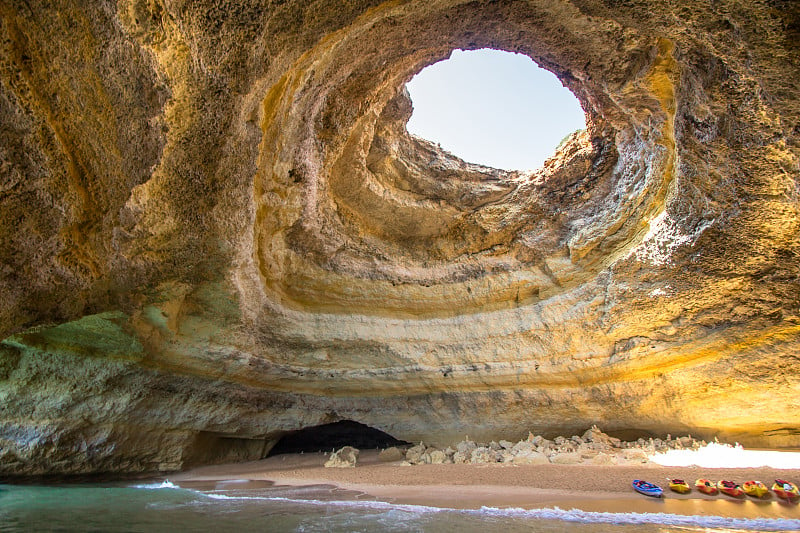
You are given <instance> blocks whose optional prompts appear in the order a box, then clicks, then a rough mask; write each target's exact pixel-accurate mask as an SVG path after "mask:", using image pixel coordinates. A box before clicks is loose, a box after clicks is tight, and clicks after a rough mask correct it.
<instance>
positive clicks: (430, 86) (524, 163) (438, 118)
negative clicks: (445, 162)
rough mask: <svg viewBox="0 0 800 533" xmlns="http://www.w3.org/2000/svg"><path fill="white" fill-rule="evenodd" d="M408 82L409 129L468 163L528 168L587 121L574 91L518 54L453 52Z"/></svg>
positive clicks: (543, 157) (477, 51)
mask: <svg viewBox="0 0 800 533" xmlns="http://www.w3.org/2000/svg"><path fill="white" fill-rule="evenodd" d="M407 87H408V91H409V93H410V94H411V102H412V103H413V105H414V113H413V114H412V115H411V119H410V120H409V121H408V125H407V129H408V131H409V132H410V133H412V134H414V135H417V136H418V137H422V138H425V139H428V140H429V141H432V142H435V143H439V144H440V145H441V147H442V148H443V149H445V150H447V151H449V152H452V153H453V154H455V155H457V156H458V157H460V158H461V159H464V160H465V161H469V162H470V163H479V164H482V165H487V166H491V167H495V168H502V169H505V170H534V169H537V168H539V167H541V166H542V164H543V163H544V161H545V159H547V158H548V157H550V156H552V155H553V154H554V153H555V149H556V147H557V146H558V144H559V143H560V142H561V140H562V139H563V138H564V137H565V136H566V135H568V134H570V133H572V132H573V131H576V130H579V129H583V128H585V127H586V122H585V117H584V113H583V109H582V108H581V106H580V103H579V102H578V100H577V98H575V95H573V94H572V92H570V90H569V89H567V88H566V87H564V86H563V85H561V82H560V81H559V80H558V78H556V77H555V75H554V74H552V73H551V72H549V71H547V70H544V69H543V68H541V67H539V66H538V65H537V64H536V63H534V62H533V60H532V59H531V58H529V57H528V56H526V55H523V54H514V53H511V52H503V51H500V50H490V49H481V50H473V51H464V50H455V51H453V54H452V56H451V57H450V59H448V60H444V61H440V62H438V63H436V64H433V65H430V66H428V67H426V68H424V69H422V71H421V72H420V73H419V74H417V75H416V76H414V78H413V79H412V80H411V81H410V82H408V85H407Z"/></svg>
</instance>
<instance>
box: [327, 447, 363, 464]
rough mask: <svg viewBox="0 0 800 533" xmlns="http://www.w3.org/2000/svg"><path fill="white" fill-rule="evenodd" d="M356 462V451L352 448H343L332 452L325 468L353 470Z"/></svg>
mask: <svg viewBox="0 0 800 533" xmlns="http://www.w3.org/2000/svg"><path fill="white" fill-rule="evenodd" d="M357 461H358V450H357V449H356V448H353V447H352V446H345V447H344V448H341V449H339V450H337V451H335V452H333V453H332V454H331V456H330V458H329V459H328V460H327V461H326V462H325V468H353V467H355V466H356V462H357Z"/></svg>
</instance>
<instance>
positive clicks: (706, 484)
mask: <svg viewBox="0 0 800 533" xmlns="http://www.w3.org/2000/svg"><path fill="white" fill-rule="evenodd" d="M694 488H696V489H697V490H699V491H700V492H702V493H703V494H712V495H713V494H716V493H717V487H716V486H715V485H714V484H713V483H711V481H709V480H707V479H698V480H697V481H695V482H694Z"/></svg>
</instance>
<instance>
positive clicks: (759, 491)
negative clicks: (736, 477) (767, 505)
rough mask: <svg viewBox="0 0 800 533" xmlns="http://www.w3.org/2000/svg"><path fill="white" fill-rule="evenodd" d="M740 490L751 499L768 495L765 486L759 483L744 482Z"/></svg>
mask: <svg viewBox="0 0 800 533" xmlns="http://www.w3.org/2000/svg"><path fill="white" fill-rule="evenodd" d="M742 490H744V493H745V494H747V495H748V496H752V497H753V498H761V497H762V496H764V495H765V494H768V493H769V489H768V488H767V486H766V485H764V484H763V483H761V482H760V481H745V482H744V483H742Z"/></svg>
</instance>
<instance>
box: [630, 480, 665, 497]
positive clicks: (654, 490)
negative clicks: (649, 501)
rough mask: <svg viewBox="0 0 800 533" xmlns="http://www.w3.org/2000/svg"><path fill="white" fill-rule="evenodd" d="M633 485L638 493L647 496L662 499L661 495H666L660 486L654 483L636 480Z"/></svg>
mask: <svg viewBox="0 0 800 533" xmlns="http://www.w3.org/2000/svg"><path fill="white" fill-rule="evenodd" d="M632 485H633V489H634V490H635V491H636V492H640V493H642V494H644V495H645V496H652V497H653V498H660V497H661V495H662V494H664V491H663V490H662V489H661V487H659V486H658V485H653V484H652V483H648V482H647V481H642V480H641V479H634V480H633V483H632Z"/></svg>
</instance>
